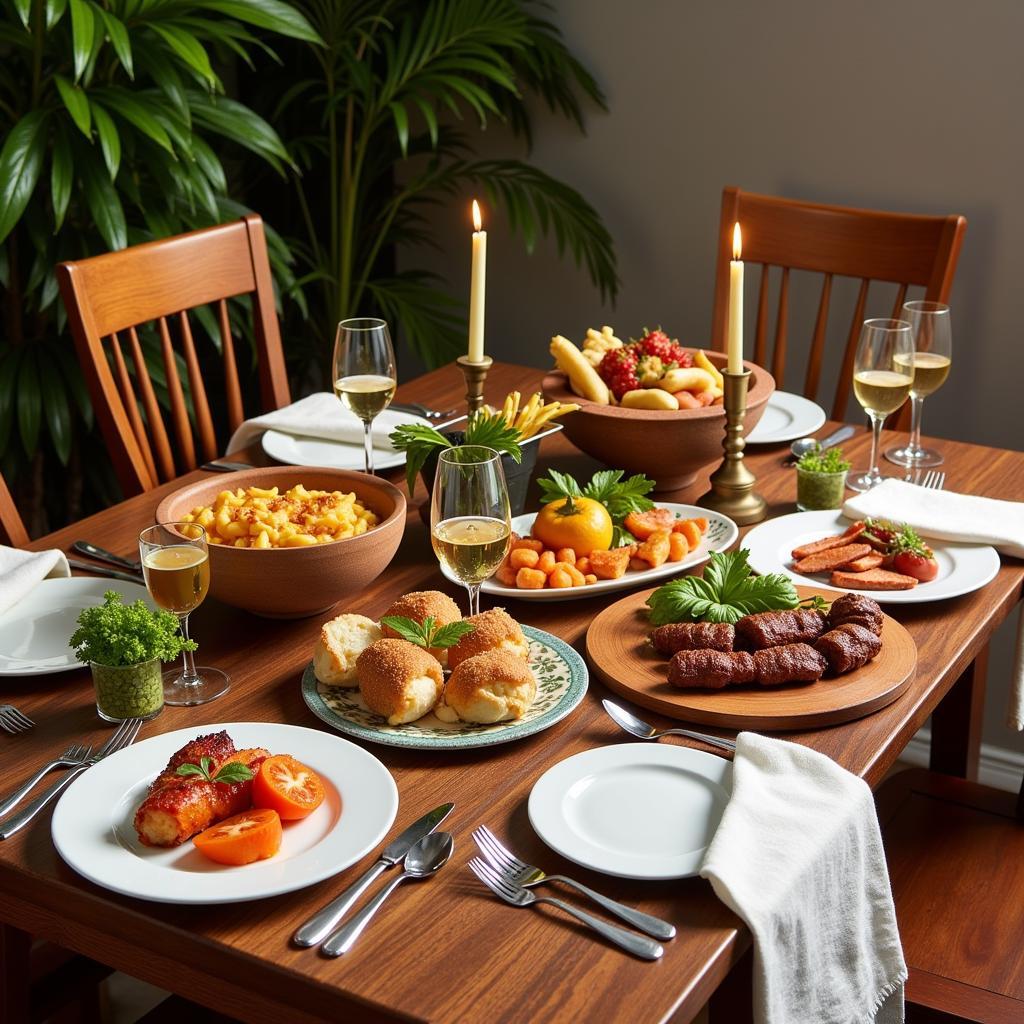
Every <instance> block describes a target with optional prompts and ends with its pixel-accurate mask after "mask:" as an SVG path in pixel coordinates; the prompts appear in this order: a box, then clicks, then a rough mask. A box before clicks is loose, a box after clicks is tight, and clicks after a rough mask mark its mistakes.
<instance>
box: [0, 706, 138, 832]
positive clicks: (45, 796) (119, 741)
mask: <svg viewBox="0 0 1024 1024" xmlns="http://www.w3.org/2000/svg"><path fill="white" fill-rule="evenodd" d="M141 728H142V719H141V718H127V719H125V720H124V721H123V722H122V723H121V724H120V725H119V726H118V727H117V731H116V732H115V733H114V735H113V736H111V737H110V739H109V740H107V742H106V743H104V744H103V746H102V747H100V749H99V750H98V751H97V752H96V753H95V754H93V755H92V756H91V757H89V758H88V759H87V760H85V761H83V762H82V763H81V764H79V765H77V766H76V767H74V768H72V769H71V770H70V771H68V773H67V774H66V775H65V776H64V777H63V778H62V779H60V780H59V781H57V782H55V783H54V784H53V785H52V786H50V787H49V788H48V789H45V790H43V792H42V793H41V794H40V795H39V796H37V797H36V798H35V800H33V801H32V803H30V804H29V805H28V806H27V807H25V808H23V809H22V810H20V811H19V812H18V813H17V814H14V815H12V816H11V817H10V818H7V819H6V820H5V821H0V839H10V837H11V836H13V835H14V833H15V832H18V831H20V830H21V829H23V828H24V827H25V826H26V825H27V824H28V823H29V822H30V821H31V820H32V819H33V818H34V817H35V816H36V815H37V814H38V813H39V812H40V811H41V810H42V809H43V808H44V807H45V806H46V805H47V804H48V803H50V801H51V800H53V799H54V798H55V797H57V796H59V795H60V794H61V793H63V792H64V790H65V789H67V788H68V786H70V785H71V783H72V782H74V781H75V779H77V778H78V776H79V775H81V774H82V772H84V771H88V769H90V768H91V767H92V766H93V765H94V764H96V763H97V761H102V760H103V758H105V757H107V756H108V755H109V754H113V753H116V752H117V751H118V750H123V749H124V748H125V747H128V746H131V744H132V743H134V742H135V737H136V736H138V735H139V729H141Z"/></svg>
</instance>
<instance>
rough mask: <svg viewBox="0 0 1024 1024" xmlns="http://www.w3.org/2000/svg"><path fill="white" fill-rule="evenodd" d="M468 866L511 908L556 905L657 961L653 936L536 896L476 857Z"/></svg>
mask: <svg viewBox="0 0 1024 1024" xmlns="http://www.w3.org/2000/svg"><path fill="white" fill-rule="evenodd" d="M469 868H470V870H471V871H472V872H473V874H474V875H476V877H477V878H479V879H480V881H481V882H483V883H484V885H486V886H487V888H488V889H490V890H491V892H493V893H494V895H495V896H497V897H498V898H499V899H502V900H504V901H505V902H506V903H510V904H512V906H513V907H532V906H535V905H540V904H543V903H546V904H548V905H549V906H552V907H558V909H559V910H563V911H565V913H567V914H569V915H570V916H571V917H575V918H576V920H577V921H581V922H582V923H583V924H585V925H587V927H588V928H592V929H593V930H594V931H595V932H597V933H598V935H601V936H602V937H604V938H606V939H607V940H608V941H609V942H614V943H615V945H616V946H619V947H620V948H622V949H624V950H626V952H628V953H632V954H633V955H634V956H638V957H642V958H643V959H644V960H657V959H658V958H659V957H660V956H661V955H662V954H663V953H664V952H665V950H664V947H662V946H661V944H660V943H657V942H655V941H654V940H653V939H648V938H645V937H644V936H643V935H637V934H636V932H631V931H627V930H626V929H625V928H619V927H618V926H617V925H614V924H608V922H607V921H602V920H601V918H599V917H594V916H593V915H592V914H588V913H587V912H586V911H583V910H580V909H579V908H578V907H574V906H572V905H571V904H569V903H563V902H562V900H556V899H554V898H553V897H551V896H535V895H534V894H533V893H532V892H530V890H529V889H524V888H523V887H522V886H520V885H513V884H512V883H511V882H509V881H508V880H507V879H506V878H504V877H503V876H502V875H501V873H500V872H499V871H498V870H497V869H495V868H493V867H491V865H490V864H487V863H486V862H485V861H482V860H481V859H480V858H479V857H474V858H473V859H472V860H471V861H470V862H469Z"/></svg>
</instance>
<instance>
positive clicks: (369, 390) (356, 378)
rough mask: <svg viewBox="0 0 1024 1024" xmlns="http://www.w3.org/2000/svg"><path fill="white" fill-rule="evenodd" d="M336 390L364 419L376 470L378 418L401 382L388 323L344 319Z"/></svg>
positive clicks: (340, 327) (370, 464)
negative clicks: (375, 447)
mask: <svg viewBox="0 0 1024 1024" xmlns="http://www.w3.org/2000/svg"><path fill="white" fill-rule="evenodd" d="M332 379H333V381H334V393H335V394H336V395H337V396H338V398H340V399H341V401H342V403H343V404H344V405H345V406H346V407H347V408H348V409H349V410H351V411H352V412H353V413H355V414H356V416H358V417H359V418H360V419H361V420H362V421H363V445H364V448H365V451H366V472H367V473H372V472H373V433H372V430H371V427H372V424H373V420H374V417H375V416H376V415H377V414H378V413H380V412H383V411H384V410H385V409H386V408H387V407H388V406H389V405H390V404H391V399H392V398H393V397H394V394H395V387H396V385H397V384H398V380H397V375H396V373H395V351H394V349H393V348H392V347H391V335H390V333H389V332H388V325H387V324H386V323H385V322H384V321H383V320H378V319H376V318H375V317H356V318H355V319H353V320H342V321H341V323H340V324H338V334H337V337H336V338H335V340H334V363H333V373H332Z"/></svg>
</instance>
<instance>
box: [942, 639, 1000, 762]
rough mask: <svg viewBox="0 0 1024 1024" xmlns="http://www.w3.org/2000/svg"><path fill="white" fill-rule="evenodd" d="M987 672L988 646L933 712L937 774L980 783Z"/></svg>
mask: <svg viewBox="0 0 1024 1024" xmlns="http://www.w3.org/2000/svg"><path fill="white" fill-rule="evenodd" d="M987 672H988V645H987V644H986V645H985V647H983V648H982V650H981V651H980V652H979V653H978V656H977V657H976V658H975V659H974V661H972V662H971V664H970V665H968V666H967V669H966V670H965V671H964V673H963V675H961V676H960V678H959V679H958V680H957V681H956V682H955V683H954V684H953V686H952V688H951V689H950V691H949V693H947V694H946V696H945V697H943V698H942V701H941V702H940V703H939V705H938V707H936V709H935V711H934V712H932V747H931V755H930V758H929V762H928V767H929V768H931V770H932V771H933V772H942V773H943V774H944V775H955V776H957V777H958V778H961V779H970V780H971V781H972V782H976V781H977V779H978V759H979V756H980V754H981V726H982V711H983V710H984V707H985V676H986V673H987Z"/></svg>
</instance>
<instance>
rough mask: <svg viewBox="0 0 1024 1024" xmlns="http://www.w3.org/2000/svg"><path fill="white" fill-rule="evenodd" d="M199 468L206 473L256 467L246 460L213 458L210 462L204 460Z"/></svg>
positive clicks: (232, 471)
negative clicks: (233, 460)
mask: <svg viewBox="0 0 1024 1024" xmlns="http://www.w3.org/2000/svg"><path fill="white" fill-rule="evenodd" d="M199 468H200V469H205V470H206V471H207V472H208V473H237V472H238V471H239V470H243V469H255V468H256V467H255V466H253V465H251V464H250V463H248V462H232V461H231V460H230V459H214V460H213V461H212V462H204V463H203V464H202V465H201V466H200V467H199Z"/></svg>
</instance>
